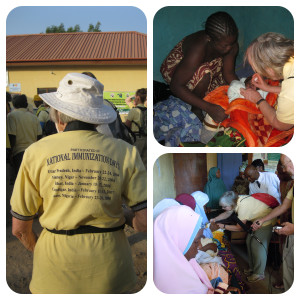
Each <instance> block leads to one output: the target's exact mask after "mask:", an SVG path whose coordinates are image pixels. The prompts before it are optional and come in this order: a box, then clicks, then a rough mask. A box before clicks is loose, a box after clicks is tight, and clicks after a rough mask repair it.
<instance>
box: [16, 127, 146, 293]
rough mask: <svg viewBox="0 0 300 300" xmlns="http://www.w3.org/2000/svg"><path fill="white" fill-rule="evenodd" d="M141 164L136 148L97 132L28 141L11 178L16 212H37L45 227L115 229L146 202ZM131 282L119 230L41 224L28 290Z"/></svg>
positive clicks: (117, 287) (88, 289)
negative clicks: (129, 209)
mask: <svg viewBox="0 0 300 300" xmlns="http://www.w3.org/2000/svg"><path fill="white" fill-rule="evenodd" d="M146 190H147V189H146V170H145V167H144V166H143V163H142V161H141V158H140V156H139V154H138V153H137V150H136V147H133V146H131V145H129V144H128V143H125V142H124V141H122V140H117V139H113V138H110V137H107V136H104V135H101V134H99V133H98V132H96V131H88V130H77V131H67V132H62V133H58V134H54V135H51V136H48V137H45V138H43V139H42V140H40V141H38V142H37V143H35V144H33V145H31V146H30V147H29V148H28V149H27V150H26V151H25V154H24V157H23V161H22V164H21V167H20V172H19V174H18V177H17V179H16V183H15V186H14V190H13V194H12V198H11V208H12V214H13V216H15V217H17V218H20V219H25V220H26V218H27V219H31V218H33V216H34V215H35V214H36V213H37V212H39V214H40V218H39V221H40V223H41V225H42V227H44V228H48V229H57V230H67V229H75V228H77V227H78V226H80V225H92V226H96V227H104V228H112V227H117V226H120V225H122V224H123V223H124V221H125V218H124V216H123V211H122V199H125V200H126V202H127V204H128V206H134V205H136V204H138V203H141V202H143V201H145V200H146V197H147V196H146V193H147V192H146ZM134 284H135V272H134V269H133V263H132V258H131V251H130V246H129V244H128V241H127V238H126V236H125V233H124V231H123V230H120V231H116V232H108V233H100V234H79V235H74V236H66V235H57V234H53V233H50V232H48V231H47V230H45V229H44V230H43V232H42V234H41V236H40V237H39V239H38V242H37V245H36V248H35V251H34V265H33V275H32V281H31V284H30V290H31V292H32V293H114V292H115V293H119V292H124V290H126V289H128V288H132V287H133V286H134Z"/></svg>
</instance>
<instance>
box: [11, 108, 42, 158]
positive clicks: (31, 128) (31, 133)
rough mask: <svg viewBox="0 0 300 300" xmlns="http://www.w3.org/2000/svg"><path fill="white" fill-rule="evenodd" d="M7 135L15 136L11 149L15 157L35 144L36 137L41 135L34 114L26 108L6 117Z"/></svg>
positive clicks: (16, 110)
mask: <svg viewBox="0 0 300 300" xmlns="http://www.w3.org/2000/svg"><path fill="white" fill-rule="evenodd" d="M7 133H8V134H11V135H15V136H16V144H15V146H14V147H13V149H12V154H13V156H15V155H16V154H18V153H20V152H23V151H25V149H26V148H27V147H28V146H30V145H31V144H32V143H34V142H36V140H37V136H38V135H42V127H41V125H40V122H39V120H38V118H37V117H36V116H35V115H34V114H32V113H31V112H29V111H28V110H27V109H26V108H18V109H15V110H13V111H12V112H10V113H9V114H8V115H7Z"/></svg>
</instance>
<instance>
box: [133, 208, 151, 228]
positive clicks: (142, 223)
mask: <svg viewBox="0 0 300 300" xmlns="http://www.w3.org/2000/svg"><path fill="white" fill-rule="evenodd" d="M132 226H133V228H134V230H136V231H139V232H147V208H144V209H141V210H139V211H136V212H135V213H134V217H133V219H132Z"/></svg>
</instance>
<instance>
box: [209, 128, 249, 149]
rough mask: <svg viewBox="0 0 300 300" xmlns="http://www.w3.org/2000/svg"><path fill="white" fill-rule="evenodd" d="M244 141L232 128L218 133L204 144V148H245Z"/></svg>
mask: <svg viewBox="0 0 300 300" xmlns="http://www.w3.org/2000/svg"><path fill="white" fill-rule="evenodd" d="M245 142H246V139H245V138H244V137H243V135H242V134H241V133H240V132H238V131H237V130H236V129H234V128H231V127H229V128H225V130H224V131H219V132H218V133H216V135H215V136H214V137H213V138H212V139H211V140H210V141H209V142H208V143H207V144H206V147H245Z"/></svg>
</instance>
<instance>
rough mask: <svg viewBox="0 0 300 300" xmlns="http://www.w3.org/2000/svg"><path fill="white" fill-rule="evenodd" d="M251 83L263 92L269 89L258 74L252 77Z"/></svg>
mask: <svg viewBox="0 0 300 300" xmlns="http://www.w3.org/2000/svg"><path fill="white" fill-rule="evenodd" d="M251 83H252V84H253V85H254V86H255V87H257V88H259V89H261V90H263V91H266V90H267V89H268V86H269V85H268V84H267V83H266V82H265V80H264V79H263V78H262V77H261V76H260V75H259V74H258V73H255V74H254V75H253V76H252V79H251Z"/></svg>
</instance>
